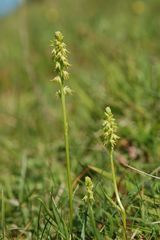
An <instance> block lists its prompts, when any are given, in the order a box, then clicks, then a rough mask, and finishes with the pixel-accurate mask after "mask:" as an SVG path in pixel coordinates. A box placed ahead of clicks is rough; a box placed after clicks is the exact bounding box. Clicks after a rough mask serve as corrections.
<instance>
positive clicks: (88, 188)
mask: <svg viewBox="0 0 160 240" xmlns="http://www.w3.org/2000/svg"><path fill="white" fill-rule="evenodd" d="M85 186H86V195H85V196H84V198H83V200H84V201H85V202H87V203H91V204H93V202H94V197H93V183H92V180H91V178H90V177H88V176H87V177H85Z"/></svg>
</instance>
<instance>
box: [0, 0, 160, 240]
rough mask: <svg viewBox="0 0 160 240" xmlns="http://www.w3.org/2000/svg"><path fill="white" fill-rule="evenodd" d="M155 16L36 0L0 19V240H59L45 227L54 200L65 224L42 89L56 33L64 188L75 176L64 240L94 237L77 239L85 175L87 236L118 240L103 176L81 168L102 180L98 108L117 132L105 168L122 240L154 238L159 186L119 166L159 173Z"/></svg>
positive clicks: (143, 5)
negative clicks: (62, 47)
mask: <svg viewBox="0 0 160 240" xmlns="http://www.w3.org/2000/svg"><path fill="white" fill-rule="evenodd" d="M159 12H160V3H159V0H152V1H149V0H146V1H131V0H128V1H127V0H120V1H116V0H112V1H111V0H108V1H105V0H99V1H96V0H92V1H91V0H90V1H85V0H82V1H69V0H68V1H67V0H62V1H58V0H55V1H50V0H46V1H34V3H32V2H31V3H28V5H26V6H23V7H22V8H20V9H19V10H17V11H16V12H15V13H13V14H12V15H11V16H9V17H7V18H4V19H1V20H0V29H1V34H0V53H1V54H0V65H1V68H0V166H1V174H0V188H1V189H3V191H2V192H3V193H2V196H1V202H2V211H1V230H2V235H1V236H2V239H66V238H65V237H64V238H63V237H62V235H59V234H60V233H55V231H56V230H55V229H56V228H57V225H54V224H53V222H54V219H52V217H53V218H54V217H55V211H56V210H55V209H53V208H54V207H53V203H52V196H54V199H56V203H57V205H58V208H59V209H60V213H61V214H60V215H62V216H63V219H64V221H65V222H67V220H68V219H67V218H68V199H67V186H66V167H65V148H64V137H63V119H62V112H61V104H60V101H59V100H58V99H57V98H56V96H55V93H56V90H57V89H56V85H54V84H52V83H51V82H50V81H49V80H50V79H52V78H53V76H54V71H53V62H52V60H51V47H50V40H52V39H53V37H54V32H55V31H57V30H60V31H61V32H62V33H63V35H64V36H65V42H66V43H67V48H68V50H69V52H70V53H69V61H70V63H71V65H72V66H71V68H70V81H69V82H68V84H69V85H70V86H71V88H72V89H73V90H74V92H73V95H72V96H69V97H67V109H68V114H69V138H70V151H71V162H72V179H74V180H75V179H77V177H78V176H79V177H81V178H79V181H76V183H75V185H74V186H75V187H76V188H75V189H76V191H75V195H74V216H75V217H74V224H73V232H74V234H73V239H93V236H94V231H93V226H92V224H91V223H90V222H87V227H86V231H84V226H85V224H86V214H85V212H86V209H85V204H84V201H83V200H82V199H83V197H84V195H85V188H84V177H85V176H86V175H89V176H90V177H91V178H92V181H93V184H94V198H95V202H94V205H93V210H94V214H95V221H96V228H97V231H100V232H101V238H102V239H122V237H121V234H122V233H121V216H120V215H119V213H118V211H117V209H116V208H115V206H114V205H112V203H111V201H110V200H111V199H112V200H115V196H114V191H113V186H112V181H111V179H110V175H107V174H106V175H107V178H106V177H104V176H102V172H100V174H99V173H98V172H97V170H96V171H93V169H89V168H88V165H92V166H94V167H97V168H100V169H103V170H105V171H106V172H107V173H110V161H109V157H108V154H107V152H106V151H105V150H104V148H103V145H102V143H101V137H100V136H101V128H102V127H101V126H102V119H103V115H104V109H105V107H106V106H107V105H108V106H111V108H112V112H113V113H114V116H115V118H116V119H117V123H118V135H119V136H120V140H119V143H118V146H117V149H116V154H115V160H116V170H117V182H118V188H119V192H120V196H121V199H122V202H123V205H124V206H125V209H126V214H127V235H128V239H148V240H149V239H153V240H154V239H155V240H157V239H160V208H159V205H160V180H159V179H154V178H152V177H148V176H145V175H144V174H143V175H142V174H140V173H138V172H137V171H136V170H131V169H130V168H128V167H126V162H127V164H128V165H129V166H132V167H134V168H136V169H139V170H141V171H144V172H146V173H152V174H153V175H155V176H158V173H159V159H160V44H159V38H160V31H159V27H160V14H159ZM51 195H52V196H51ZM106 195H107V196H106ZM108 197H109V198H108ZM40 199H41V200H40ZM109 199H110V200H109ZM42 201H43V202H45V206H44V205H43V204H42ZM4 206H5V207H4ZM53 212H54V214H53V215H54V216H50V214H51V215H52V213H53ZM61 220H62V219H61V218H60V219H59V221H60V222H59V224H60V225H59V226H61V224H62V222H61ZM55 222H56V220H55ZM56 224H57V222H56ZM62 225H63V224H62ZM63 227H64V226H63ZM63 227H58V228H59V231H61V230H62V232H63ZM4 233H5V234H4ZM84 234H85V236H84ZM4 235H5V237H4ZM95 239H96V238H95Z"/></svg>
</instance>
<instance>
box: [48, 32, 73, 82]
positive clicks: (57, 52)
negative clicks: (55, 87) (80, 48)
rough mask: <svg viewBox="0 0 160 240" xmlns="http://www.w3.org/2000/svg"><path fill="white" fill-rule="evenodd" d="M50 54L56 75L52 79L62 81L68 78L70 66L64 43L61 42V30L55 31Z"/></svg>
mask: <svg viewBox="0 0 160 240" xmlns="http://www.w3.org/2000/svg"><path fill="white" fill-rule="evenodd" d="M51 46H52V47H53V50H52V55H53V60H54V69H55V72H56V74H57V76H56V77H55V78H54V79H53V81H57V82H59V81H62V83H63V82H64V81H65V80H67V79H68V78H69V73H68V71H67V70H68V68H69V66H70V64H69V62H68V59H67V54H68V51H67V49H66V44H65V43H64V42H63V35H62V33H61V32H59V31H57V32H55V40H54V41H53V42H52V44H51Z"/></svg>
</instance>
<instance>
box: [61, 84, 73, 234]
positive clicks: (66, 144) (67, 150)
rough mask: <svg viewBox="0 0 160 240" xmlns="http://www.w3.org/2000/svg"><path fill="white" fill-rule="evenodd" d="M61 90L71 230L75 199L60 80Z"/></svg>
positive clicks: (63, 96) (63, 94)
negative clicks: (73, 197) (73, 199)
mask: <svg viewBox="0 0 160 240" xmlns="http://www.w3.org/2000/svg"><path fill="white" fill-rule="evenodd" d="M60 91H61V102H62V110H63V124H64V139H65V149H66V164H67V184H68V194H69V214H70V230H72V221H73V201H72V195H73V190H72V183H71V164H70V153H69V139H68V121H67V112H66V101H65V93H64V86H63V83H62V82H60Z"/></svg>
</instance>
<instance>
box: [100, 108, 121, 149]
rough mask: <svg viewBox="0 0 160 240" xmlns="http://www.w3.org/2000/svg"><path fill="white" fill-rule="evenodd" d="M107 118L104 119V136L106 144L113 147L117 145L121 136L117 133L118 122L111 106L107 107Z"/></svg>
mask: <svg viewBox="0 0 160 240" xmlns="http://www.w3.org/2000/svg"><path fill="white" fill-rule="evenodd" d="M104 114H105V119H104V121H103V136H104V145H109V146H110V147H111V148H112V149H114V147H115V146H116V143H117V140H118V139H119V136H118V135H117V134H116V133H117V124H116V120H115V118H114V116H113V114H112V111H111V109H110V107H106V109H105V112H104Z"/></svg>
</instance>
